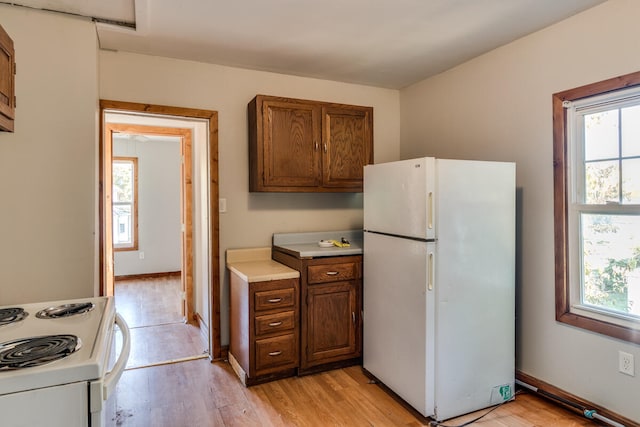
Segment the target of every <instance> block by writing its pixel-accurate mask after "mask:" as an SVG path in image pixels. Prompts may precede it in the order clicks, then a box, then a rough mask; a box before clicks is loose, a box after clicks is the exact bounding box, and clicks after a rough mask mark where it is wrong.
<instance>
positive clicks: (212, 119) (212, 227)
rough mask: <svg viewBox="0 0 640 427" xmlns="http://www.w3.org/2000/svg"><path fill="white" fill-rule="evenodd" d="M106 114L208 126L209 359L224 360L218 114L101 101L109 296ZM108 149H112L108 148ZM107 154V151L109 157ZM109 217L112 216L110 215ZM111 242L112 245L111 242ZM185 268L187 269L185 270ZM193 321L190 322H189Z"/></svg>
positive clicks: (103, 263) (103, 276)
mask: <svg viewBox="0 0 640 427" xmlns="http://www.w3.org/2000/svg"><path fill="white" fill-rule="evenodd" d="M105 110H108V111H110V112H111V111H113V112H122V113H133V114H145V115H149V116H156V117H162V116H165V117H169V118H175V119H198V120H205V121H207V122H208V143H209V144H208V145H209V147H208V148H209V159H208V161H209V162H208V163H209V164H208V167H209V206H208V207H209V232H210V257H211V259H210V268H209V278H210V279H209V280H210V283H209V291H210V301H209V304H210V305H209V306H210V310H209V311H210V318H209V319H208V320H209V346H210V349H209V350H210V357H211V359H212V360H217V359H220V358H221V357H222V351H221V341H220V261H219V260H220V250H219V248H220V244H219V241H220V239H219V214H218V197H219V196H218V195H219V189H218V113H217V112H216V111H210V110H200V109H192V108H182V107H172V106H164V105H153V104H140V103H133V102H124V101H112V100H100V118H99V120H100V132H99V138H98V141H99V151H98V152H99V177H98V179H99V183H98V190H99V198H98V221H99V258H100V262H99V281H100V293H101V294H102V295H105V294H106V291H107V289H106V286H107V277H108V275H110V277H111V279H112V278H113V265H112V261H111V264H110V263H109V261H108V260H107V257H108V255H109V254H108V253H107V247H106V245H107V244H108V243H107V237H108V236H107V225H109V224H106V222H107V220H108V219H107V218H106V216H107V215H105V212H106V210H105V208H106V206H108V204H107V200H106V199H105V196H106V192H105V191H104V189H105V186H106V185H107V184H108V185H111V184H110V182H111V179H110V177H107V176H106V173H107V172H109V171H108V170H107V169H110V167H109V168H108V167H105V164H106V159H110V158H111V155H112V154H111V145H110V144H107V143H106V141H105V132H106V131H107V127H108V126H106V125H105V123H104V116H105ZM107 145H109V146H108V147H107ZM105 150H108V151H109V152H108V153H107V152H106V151H105ZM108 216H109V217H110V215H108ZM109 241H110V242H111V243H112V241H111V239H109ZM183 267H185V266H183ZM186 299H188V303H190V304H193V303H194V301H193V295H187V296H186ZM188 320H191V319H188Z"/></svg>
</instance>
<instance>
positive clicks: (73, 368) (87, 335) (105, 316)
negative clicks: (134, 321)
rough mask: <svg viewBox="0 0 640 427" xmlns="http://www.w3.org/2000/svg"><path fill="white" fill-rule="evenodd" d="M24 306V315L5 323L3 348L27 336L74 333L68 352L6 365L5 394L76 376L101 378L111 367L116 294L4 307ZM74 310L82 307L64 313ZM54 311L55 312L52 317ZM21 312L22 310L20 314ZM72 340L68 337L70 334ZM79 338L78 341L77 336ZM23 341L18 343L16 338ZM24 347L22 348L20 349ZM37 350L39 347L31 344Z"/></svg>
mask: <svg viewBox="0 0 640 427" xmlns="http://www.w3.org/2000/svg"><path fill="white" fill-rule="evenodd" d="M6 308H18V309H22V310H23V311H24V315H23V317H22V319H21V320H17V321H15V322H13V323H9V324H0V348H5V349H10V347H11V346H15V345H22V341H24V340H25V339H27V338H37V337H45V336H57V337H56V338H55V339H54V341H55V342H54V343H53V344H47V345H59V344H58V343H57V341H58V340H59V339H60V336H71V337H75V338H70V340H71V341H70V342H68V343H65V344H64V345H67V346H68V348H69V354H68V355H66V357H63V358H59V359H56V360H53V361H50V362H48V363H46V364H43V365H40V366H30V365H29V366H27V367H24V368H19V369H13V368H7V369H0V395H2V394H6V393H14V392H18V391H24V390H31V389H35V388H41V387H47V386H52V385H58V384H65V383H70V382H76V381H89V380H93V379H97V378H101V377H102V376H103V375H104V373H105V371H106V369H107V366H106V365H107V362H108V356H109V351H110V346H111V340H112V334H113V322H114V319H115V302H114V300H113V298H111V297H96V298H85V299H77V300H64V301H48V302H40V303H30V304H14V305H11V306H4V307H0V312H2V311H3V309H6ZM68 311H73V312H75V311H78V312H79V313H77V314H74V315H71V316H69V317H59V316H61V315H62V314H64V313H65V312H68ZM47 315H48V316H50V317H47ZM19 316H20V315H19ZM65 340H66V338H65ZM74 340H75V341H74ZM16 343H18V344H16ZM23 351H24V350H23V349H21V350H20V352H23ZM27 351H35V350H27Z"/></svg>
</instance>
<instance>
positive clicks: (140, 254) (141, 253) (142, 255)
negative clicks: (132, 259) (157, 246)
mask: <svg viewBox="0 0 640 427" xmlns="http://www.w3.org/2000/svg"><path fill="white" fill-rule="evenodd" d="M138 256H139V257H140V259H144V252H142V251H140V253H139V254H138Z"/></svg>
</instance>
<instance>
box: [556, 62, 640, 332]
mask: <svg viewBox="0 0 640 427" xmlns="http://www.w3.org/2000/svg"><path fill="white" fill-rule="evenodd" d="M638 84H640V73H635V74H632V75H629V76H623V77H619V78H616V79H611V80H607V81H605V82H599V83H596V84H593V85H588V86H583V87H581V88H577V89H572V90H570V91H565V92H562V93H559V94H555V95H554V100H553V101H554V167H555V172H554V173H555V224H556V239H555V243H556V318H557V319H558V320H560V321H562V322H565V323H570V324H572V325H574V326H579V327H583V328H586V329H589V330H593V331H596V332H599V333H604V334H606V335H610V336H614V337H617V338H621V339H626V340H628V341H632V342H640V86H638Z"/></svg>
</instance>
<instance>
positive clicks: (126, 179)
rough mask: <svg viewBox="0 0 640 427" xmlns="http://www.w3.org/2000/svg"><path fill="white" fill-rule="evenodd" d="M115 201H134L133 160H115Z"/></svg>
mask: <svg viewBox="0 0 640 427" xmlns="http://www.w3.org/2000/svg"><path fill="white" fill-rule="evenodd" d="M112 197H113V202H114V203H119V202H132V201H133V162H122V161H119V162H116V161H114V162H113V196H112Z"/></svg>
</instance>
